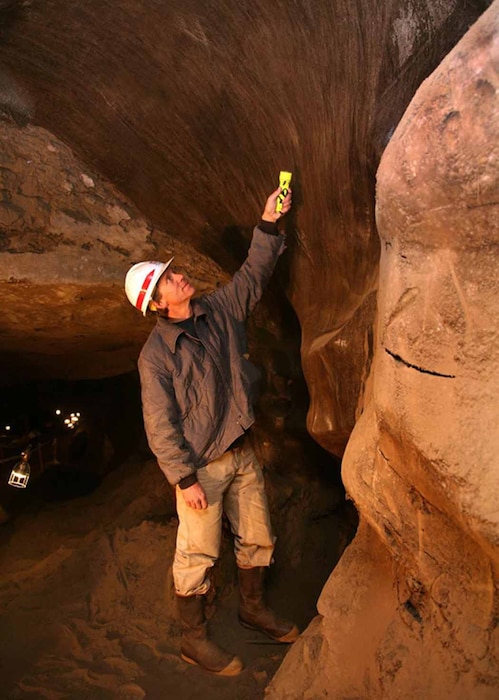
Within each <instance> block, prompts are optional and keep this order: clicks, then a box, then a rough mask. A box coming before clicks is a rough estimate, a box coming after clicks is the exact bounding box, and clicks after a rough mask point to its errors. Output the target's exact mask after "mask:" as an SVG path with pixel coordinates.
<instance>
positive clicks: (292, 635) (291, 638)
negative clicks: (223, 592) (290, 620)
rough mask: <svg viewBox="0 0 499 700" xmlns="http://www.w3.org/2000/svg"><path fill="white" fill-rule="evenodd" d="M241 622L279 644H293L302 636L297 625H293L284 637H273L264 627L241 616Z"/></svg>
mask: <svg viewBox="0 0 499 700" xmlns="http://www.w3.org/2000/svg"><path fill="white" fill-rule="evenodd" d="M239 624H240V625H242V626H243V627H245V628H246V629H247V630H252V631H253V632H261V633H262V634H265V635H266V636H267V637H268V638H269V639H271V640H272V641H273V642H277V643H278V644H293V642H296V640H297V639H298V637H299V636H300V631H299V629H298V627H297V626H296V625H293V627H292V628H291V629H290V630H289V632H286V634H284V635H283V636H282V637H273V636H272V635H271V634H270V633H269V632H266V631H265V630H264V629H263V627H255V626H254V625H250V624H249V623H248V622H245V621H244V620H241V618H239Z"/></svg>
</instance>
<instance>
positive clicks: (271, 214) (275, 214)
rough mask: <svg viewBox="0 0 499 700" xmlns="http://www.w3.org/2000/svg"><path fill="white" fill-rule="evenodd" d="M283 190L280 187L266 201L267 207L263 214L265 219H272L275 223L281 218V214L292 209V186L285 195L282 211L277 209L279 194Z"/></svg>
mask: <svg viewBox="0 0 499 700" xmlns="http://www.w3.org/2000/svg"><path fill="white" fill-rule="evenodd" d="M281 192H282V188H281V187H278V188H277V189H276V190H275V191H274V192H272V194H271V195H270V197H269V198H268V199H267V201H266V202H265V208H264V210H263V214H262V220H263V221H272V222H273V223H275V222H276V221H277V220H278V219H280V218H281V216H284V214H287V213H288V211H289V210H290V209H291V203H292V196H291V188H289V189H288V194H287V195H286V196H285V197H284V201H283V203H282V209H281V211H276V210H275V207H276V203H277V196H278V195H279V194H280V193H281Z"/></svg>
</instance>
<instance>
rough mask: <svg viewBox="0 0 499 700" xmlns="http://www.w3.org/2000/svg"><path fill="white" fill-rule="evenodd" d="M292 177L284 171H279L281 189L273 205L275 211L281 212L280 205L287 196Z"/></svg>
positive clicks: (291, 174)
mask: <svg viewBox="0 0 499 700" xmlns="http://www.w3.org/2000/svg"><path fill="white" fill-rule="evenodd" d="M292 177H293V173H288V172H287V171H286V170H281V172H280V173H279V187H280V188H281V189H282V192H281V193H280V194H278V195H277V202H276V205H275V210H276V211H282V203H283V202H284V198H285V197H286V195H287V194H288V188H289V186H290V184H291V178H292Z"/></svg>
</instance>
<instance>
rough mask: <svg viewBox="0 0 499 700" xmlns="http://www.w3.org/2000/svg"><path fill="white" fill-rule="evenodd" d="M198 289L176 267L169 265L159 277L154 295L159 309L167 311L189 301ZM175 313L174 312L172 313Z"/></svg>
mask: <svg viewBox="0 0 499 700" xmlns="http://www.w3.org/2000/svg"><path fill="white" fill-rule="evenodd" d="M195 291H196V290H195V289H194V287H193V286H192V284H191V283H190V282H189V281H188V280H187V279H186V278H185V277H184V275H183V273H182V272H177V270H176V268H175V267H169V268H168V269H167V270H165V272H164V273H163V274H162V275H161V277H160V278H159V282H158V284H157V286H156V293H155V295H154V299H155V304H156V307H157V308H158V309H161V310H162V311H167V310H170V312H171V311H172V310H174V309H175V307H178V306H180V305H182V304H184V303H185V302H186V301H188V300H189V299H190V298H191V297H192V295H193V294H194V292H195ZM171 315H174V314H171Z"/></svg>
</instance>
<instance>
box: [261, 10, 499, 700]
mask: <svg viewBox="0 0 499 700" xmlns="http://www.w3.org/2000/svg"><path fill="white" fill-rule="evenodd" d="M498 31H499V3H497V2H496V3H494V4H493V6H492V7H491V8H490V9H489V11H488V12H487V13H485V14H484V16H483V17H482V18H481V19H480V20H479V21H478V22H477V24H476V25H475V26H474V27H473V28H472V29H471V30H470V31H469V32H468V34H467V35H466V36H465V37H464V38H463V39H462V40H461V42H460V43H459V44H458V45H457V46H456V48H455V49H454V50H453V51H452V52H451V54H450V55H449V56H448V57H447V58H446V59H445V60H444V61H443V63H442V64H441V65H440V66H439V68H438V69H437V70H436V71H435V72H434V73H433V75H432V76H431V77H430V78H428V80H426V81H425V82H424V83H423V85H422V86H421V88H420V89H419V90H418V92H417V93H416V96H415V98H414V99H413V101H412V102H411V105H410V106H409V108H408V110H407V112H406V113H405V115H404V117H403V119H402V120H401V123H400V125H399V127H398V128H397V130H396V132H395V134H394V136H393V139H392V140H391V142H390V144H389V145H388V147H387V149H386V151H385V153H384V155H383V158H382V161H381V165H380V168H379V170H378V188H377V222H378V227H379V231H380V237H381V244H382V246H381V248H382V254H381V267H380V281H379V296H378V324H377V341H376V344H375V355H374V360H373V369H372V395H371V397H370V402H369V403H368V406H367V408H366V410H365V411H364V413H363V414H362V416H361V418H360V420H359V421H358V423H357V425H356V427H355V430H354V432H353V434H352V437H351V439H350V442H349V445H348V447H347V451H346V453H345V457H344V467H343V477H344V482H345V484H346V487H347V489H348V491H349V493H350V495H351V496H352V498H353V499H354V501H355V503H356V505H357V507H358V509H359V511H360V517H361V527H360V528H359V531H358V533H357V535H356V537H355V539H354V541H353V543H352V544H351V545H350V547H349V549H348V550H347V553H346V554H345V555H344V557H343V558H342V560H341V562H340V564H339V566H338V567H337V568H336V570H335V572H334V573H333V574H332V576H331V577H330V579H329V581H328V583H327V584H326V586H325V588H324V590H323V592H322V595H321V598H320V600H319V606H318V608H319V612H320V613H321V615H322V618H317V620H316V621H315V622H314V623H313V624H312V625H311V626H310V627H309V629H308V630H307V631H306V633H305V634H304V635H303V638H302V640H301V641H300V642H299V643H297V644H296V645H295V647H294V648H293V650H292V652H291V653H290V654H289V655H288V657H287V658H286V660H285V663H284V664H283V666H282V667H281V669H280V670H279V672H278V674H277V675H276V677H275V679H274V681H273V682H272V684H271V686H270V689H269V691H268V697H269V699H270V698H275V699H276V700H277V699H278V700H291V699H292V698H316V697H322V696H323V695H325V696H328V697H334V698H340V697H341V698H344V697H355V698H370V699H375V698H380V699H381V698H383V699H387V698H407V699H408V700H409V698H411V699H413V698H425V700H426V699H430V698H431V699H432V700H433V699H435V700H437V699H438V700H442V699H444V698H460V700H464V699H470V700H471V699H472V700H478V699H480V700H482V699H483V700H489V699H490V700H492V698H495V697H497V694H498V692H499V647H498V637H497V613H498V602H497V601H498V598H497V567H498V563H499V554H498V552H499V550H498V542H499V537H498V535H499V532H498V528H499V510H498V502H499V501H498V491H499V489H498V481H497V455H498V453H499V432H498V427H499V426H498V421H497V415H498V414H497V396H498V392H499V380H498V377H499V336H498V326H497V317H498V312H499V306H498V299H499V287H498V282H499V279H498V275H497V244H498V243H499V227H498V221H499V219H498V212H497V210H498V206H499V204H498V203H499V150H498V146H499V106H498V100H497V94H498V88H499V80H498V72H497V65H498V61H499V53H498V44H497V36H498ZM297 668H299V669H300V671H299V672H298V673H297V672H296V671H294V670H293V669H297ZM298 677H299V678H300V680H298Z"/></svg>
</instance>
